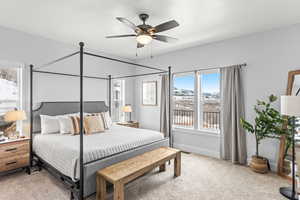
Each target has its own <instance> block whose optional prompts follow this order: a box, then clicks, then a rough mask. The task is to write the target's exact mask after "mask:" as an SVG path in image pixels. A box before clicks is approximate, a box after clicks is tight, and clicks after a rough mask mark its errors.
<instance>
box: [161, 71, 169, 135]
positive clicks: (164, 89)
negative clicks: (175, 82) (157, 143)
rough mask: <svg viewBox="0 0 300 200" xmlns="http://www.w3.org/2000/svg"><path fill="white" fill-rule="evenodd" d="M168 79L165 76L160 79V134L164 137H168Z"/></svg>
mask: <svg viewBox="0 0 300 200" xmlns="http://www.w3.org/2000/svg"><path fill="white" fill-rule="evenodd" d="M168 91H169V78H168V76H167V75H162V78H161V96H160V132H162V133H164V135H165V137H169V126H168V124H169V120H170V119H169V115H168V113H169V95H168Z"/></svg>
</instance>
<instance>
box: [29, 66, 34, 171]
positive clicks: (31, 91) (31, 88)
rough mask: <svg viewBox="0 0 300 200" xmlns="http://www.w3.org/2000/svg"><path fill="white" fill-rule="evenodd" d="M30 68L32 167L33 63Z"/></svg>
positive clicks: (31, 158) (31, 157)
mask: <svg viewBox="0 0 300 200" xmlns="http://www.w3.org/2000/svg"><path fill="white" fill-rule="evenodd" d="M29 68H30V83H29V84H30V85H29V87H30V96H29V98H30V105H29V106H30V140H29V141H30V147H29V148H30V163H29V164H30V168H31V167H32V160H33V156H32V136H33V103H32V101H33V85H32V83H33V81H32V79H33V65H30V66H29Z"/></svg>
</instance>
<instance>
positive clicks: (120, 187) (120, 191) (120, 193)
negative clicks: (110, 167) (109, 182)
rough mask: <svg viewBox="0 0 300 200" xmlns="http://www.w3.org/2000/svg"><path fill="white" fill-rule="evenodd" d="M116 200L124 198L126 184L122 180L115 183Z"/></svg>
mask: <svg viewBox="0 0 300 200" xmlns="http://www.w3.org/2000/svg"><path fill="white" fill-rule="evenodd" d="M114 200H124V184H122V183H120V182H118V183H115V184H114Z"/></svg>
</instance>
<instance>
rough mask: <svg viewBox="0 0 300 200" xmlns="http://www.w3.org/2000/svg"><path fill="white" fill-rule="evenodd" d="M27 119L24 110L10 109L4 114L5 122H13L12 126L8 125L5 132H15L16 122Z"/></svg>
mask: <svg viewBox="0 0 300 200" xmlns="http://www.w3.org/2000/svg"><path fill="white" fill-rule="evenodd" d="M21 120H26V113H25V112H24V111H23V110H12V111H8V112H7V113H5V115H4V121H5V122H12V124H11V125H10V127H8V128H7V129H6V130H5V132H7V133H13V132H16V122H17V121H21Z"/></svg>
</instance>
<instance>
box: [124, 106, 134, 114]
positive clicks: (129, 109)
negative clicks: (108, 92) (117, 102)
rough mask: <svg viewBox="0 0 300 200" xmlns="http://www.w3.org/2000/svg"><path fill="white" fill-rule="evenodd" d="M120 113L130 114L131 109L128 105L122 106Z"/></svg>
mask: <svg viewBox="0 0 300 200" xmlns="http://www.w3.org/2000/svg"><path fill="white" fill-rule="evenodd" d="M122 111H123V112H129V113H130V112H132V107H131V106H130V105H126V106H123V108H122Z"/></svg>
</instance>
